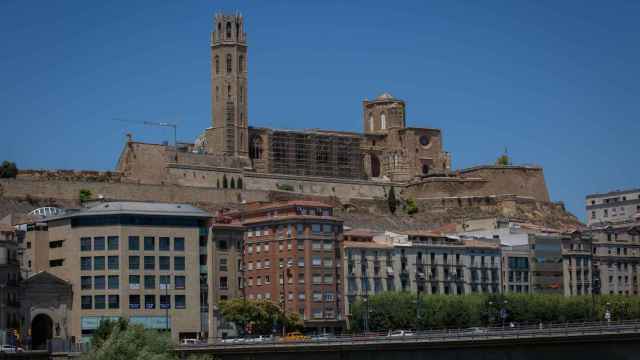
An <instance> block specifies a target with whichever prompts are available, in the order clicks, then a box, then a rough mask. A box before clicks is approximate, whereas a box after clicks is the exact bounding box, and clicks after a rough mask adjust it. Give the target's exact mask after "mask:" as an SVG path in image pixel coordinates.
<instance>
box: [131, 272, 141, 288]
mask: <svg viewBox="0 0 640 360" xmlns="http://www.w3.org/2000/svg"><path fill="white" fill-rule="evenodd" d="M129 289H132V290H137V289H140V275H129Z"/></svg>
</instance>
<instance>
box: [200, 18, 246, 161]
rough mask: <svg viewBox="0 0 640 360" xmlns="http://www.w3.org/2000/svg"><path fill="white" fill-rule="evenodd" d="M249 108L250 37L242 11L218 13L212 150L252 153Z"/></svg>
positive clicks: (214, 40)
mask: <svg viewBox="0 0 640 360" xmlns="http://www.w3.org/2000/svg"><path fill="white" fill-rule="evenodd" d="M247 109H248V106H247V41H246V34H245V32H244V23H243V19H242V15H240V14H235V15H227V14H222V13H218V14H216V15H215V19H214V31H213V32H212V33H211V126H212V128H211V129H209V130H212V131H207V148H208V149H207V150H208V152H212V153H216V154H224V155H230V156H248V142H249V141H248V130H247V124H248V116H247Z"/></svg>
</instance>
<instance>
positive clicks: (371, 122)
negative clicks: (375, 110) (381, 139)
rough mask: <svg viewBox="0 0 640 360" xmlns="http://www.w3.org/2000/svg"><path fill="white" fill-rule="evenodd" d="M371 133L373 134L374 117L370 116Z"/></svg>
mask: <svg viewBox="0 0 640 360" xmlns="http://www.w3.org/2000/svg"><path fill="white" fill-rule="evenodd" d="M369 131H371V132H373V115H369Z"/></svg>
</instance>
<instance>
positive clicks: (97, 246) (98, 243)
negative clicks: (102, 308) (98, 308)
mask: <svg viewBox="0 0 640 360" xmlns="http://www.w3.org/2000/svg"><path fill="white" fill-rule="evenodd" d="M93 250H95V251H98V250H104V236H99V237H94V238H93ZM96 305H97V304H96Z"/></svg>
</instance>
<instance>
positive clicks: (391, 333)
mask: <svg viewBox="0 0 640 360" xmlns="http://www.w3.org/2000/svg"><path fill="white" fill-rule="evenodd" d="M387 336H390V337H399V336H413V333H412V332H411V331H409V330H394V331H389V333H388V334H387Z"/></svg>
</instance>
